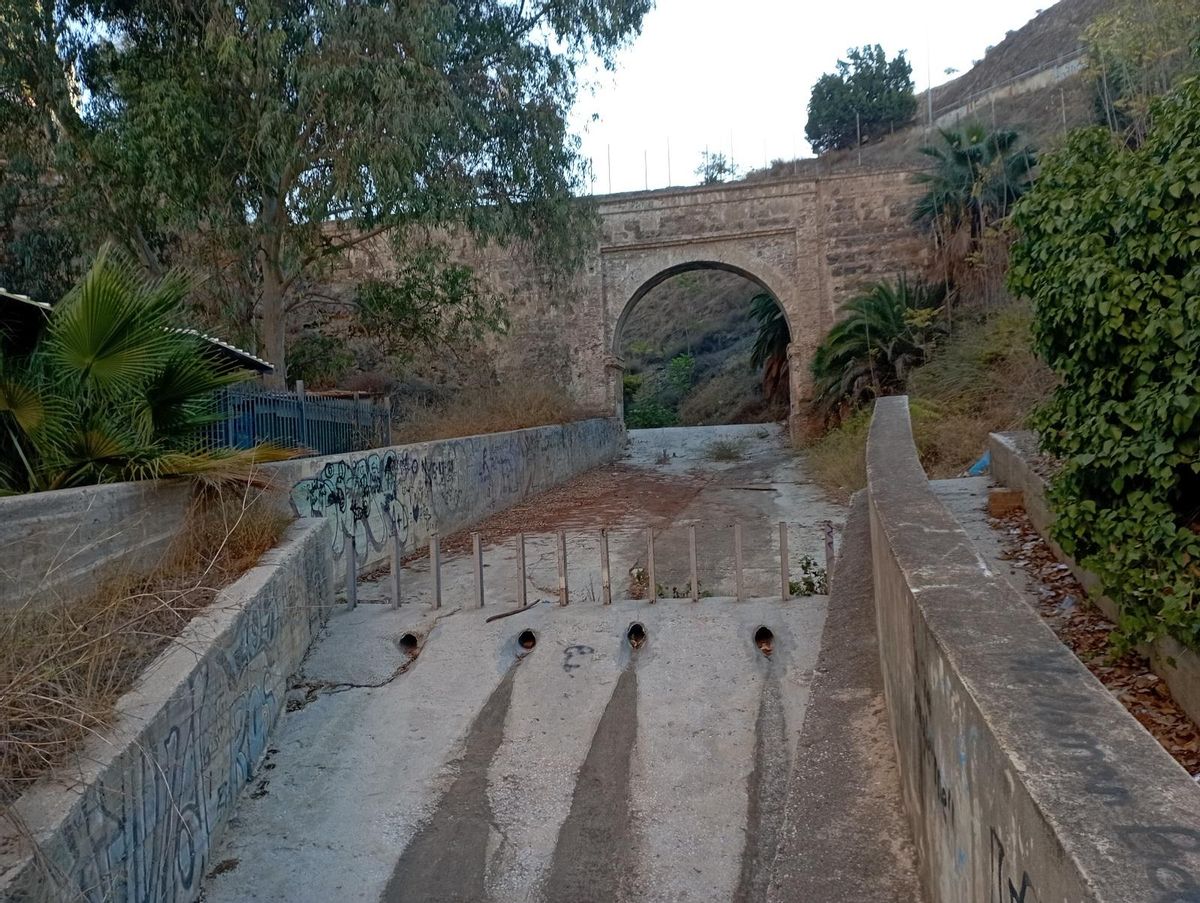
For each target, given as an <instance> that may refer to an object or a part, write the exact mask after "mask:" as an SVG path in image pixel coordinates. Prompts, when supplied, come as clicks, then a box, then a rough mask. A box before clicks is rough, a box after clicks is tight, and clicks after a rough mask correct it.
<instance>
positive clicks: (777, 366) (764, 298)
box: [750, 292, 792, 401]
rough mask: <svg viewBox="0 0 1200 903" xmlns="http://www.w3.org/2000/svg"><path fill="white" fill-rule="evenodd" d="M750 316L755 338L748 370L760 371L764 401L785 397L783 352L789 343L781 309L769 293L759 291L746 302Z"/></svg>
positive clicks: (786, 371) (784, 356) (786, 378)
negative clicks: (753, 320)
mask: <svg viewBox="0 0 1200 903" xmlns="http://www.w3.org/2000/svg"><path fill="white" fill-rule="evenodd" d="M750 316H751V317H753V318H754V319H755V320H757V321H758V335H757V336H755V338H754V347H753V348H751V349H750V368H751V369H752V370H757V369H759V368H760V367H761V368H762V371H763V377H762V387H763V397H764V398H765V399H767V401H774V400H775V399H777V398H783V397H785V396H786V394H787V386H788V360H787V349H788V345H789V344H790V343H791V341H792V337H791V333H790V331H789V330H788V325H787V319H786V318H785V317H784V316H783V308H781V307H780V306H779V303H778V302H777V301H776V300H775V298H774V297H772V296H771V295H770V294H767V293H766V292H763V293H762V294H759V295H755V296H754V297H753V298H751V299H750Z"/></svg>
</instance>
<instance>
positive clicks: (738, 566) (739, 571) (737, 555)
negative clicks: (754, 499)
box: [733, 524, 746, 602]
mask: <svg viewBox="0 0 1200 903" xmlns="http://www.w3.org/2000/svg"><path fill="white" fill-rule="evenodd" d="M743 564H744V562H743V560H742V525H741V524H734V525H733V570H734V574H735V577H736V580H737V600H738V601H739V602H741V601H742V600H743V599H745V598H746V582H745V575H744V573H743V571H744V567H743Z"/></svg>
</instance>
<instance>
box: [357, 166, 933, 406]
mask: <svg viewBox="0 0 1200 903" xmlns="http://www.w3.org/2000/svg"><path fill="white" fill-rule="evenodd" d="M913 174H914V172H913V171H912V170H882V171H872V170H865V171H862V172H856V173H851V174H838V175H831V176H824V177H820V178H813V177H811V176H804V177H799V176H797V177H788V178H783V179H778V180H773V181H758V182H733V183H729V184H721V185H706V186H699V187H692V188H672V189H665V190H661V191H649V192H636V193H630V194H620V195H608V196H602V197H597V198H595V203H596V209H597V212H598V214H599V217H600V229H599V234H598V235H597V237H596V242H595V245H594V246H593V247H592V248H591V249H590V250H589V251H588V252H587V254H586V255H585V260H584V264H583V267H582V268H581V269H580V271H579V272H578V273H576V274H575V275H574V276H573V277H572V278H569V279H565V280H561V281H557V282H555V281H553V280H552V279H551V278H550V277H549V276H548V275H547V274H546V273H545V272H544V271H543V270H541V269H539V268H538V267H537V266H535V265H534V264H533V263H532V262H531V258H530V257H529V255H528V254H527V253H524V252H523V251H522V249H520V248H505V247H496V246H491V247H486V248H480V247H474V246H471V245H469V244H464V243H461V242H459V243H457V244H456V247H455V250H456V253H457V255H458V256H459V257H460V258H461V259H463V260H464V261H466V262H468V263H469V264H471V265H472V266H473V267H475V269H476V270H477V271H478V272H479V273H480V274H481V275H482V276H483V277H484V278H486V279H488V280H490V281H491V283H492V284H493V285H494V286H495V287H496V288H497V289H498V290H500V291H501V292H503V293H504V294H506V295H507V296H508V297H509V299H510V301H511V305H510V316H511V319H512V326H511V329H510V330H509V331H508V332H507V333H506V334H505V335H503V336H499V337H494V338H492V339H490V340H489V342H488V345H489V352H490V356H491V359H492V361H493V362H494V365H495V366H496V368H497V370H498V371H499V372H500V373H501V374H520V375H521V377H522V378H524V379H526V380H529V379H533V380H535V381H536V380H542V381H545V382H549V383H557V384H560V385H563V386H565V387H567V388H568V389H569V390H570V391H571V393H572V394H573V395H574V397H575V398H576V400H577V401H579V402H580V403H581V404H583V405H585V406H586V407H588V408H590V409H593V410H597V411H601V412H605V413H608V414H613V413H620V400H621V391H620V374H621V368H622V362H621V361H620V360H619V359H618V357H617V354H618V348H619V345H620V330H621V327H622V326H623V324H624V322H625V318H626V317H627V315H628V313H629V312H630V311H631V310H632V309H633V307H634V306H635V305H636V304H637V303H638V302H639V301H640V300H641V299H642V297H643V296H644V295H645V294H646V293H647V292H648V291H649V289H650V288H652V287H653V286H654V285H655V284H656V283H657V282H659V281H661V280H662V279H664V278H668V277H669V276H671V275H674V274H675V273H678V272H683V271H686V270H688V269H698V268H704V267H716V268H719V269H728V270H732V271H734V272H737V273H740V274H741V275H744V276H746V277H748V278H750V279H752V280H754V281H757V282H758V283H759V284H761V285H762V286H763V287H764V288H766V289H768V290H769V291H770V292H771V293H772V294H774V295H775V297H776V298H777V299H779V301H780V304H781V305H782V307H783V309H784V312H785V314H786V315H787V318H788V323H789V325H790V327H791V330H792V344H793V349H792V360H793V367H792V377H793V385H792V395H793V401H794V403H795V404H797V405H798V404H799V403H801V402H803V401H804V400H805V399H807V398H808V397H809V396H810V392H811V388H810V381H809V377H808V365H809V363H810V362H811V359H812V354H813V352H814V350H815V349H816V346H817V343H818V342H819V341H820V339H821V338H822V337H823V336H824V335H825V333H826V332H827V331H828V329H829V327H830V326H832V325H833V323H834V322H835V320H836V318H837V315H838V310H839V308H840V306H841V304H842V303H844V302H845V301H846V300H847V299H848V298H850V297H851V296H852V295H853V294H854V292H855V290H856V289H858V288H860V287H861V286H863V285H864V284H866V283H869V282H871V281H874V280H877V279H885V278H893V277H895V276H897V275H899V274H901V273H905V272H908V273H917V272H919V271H920V270H921V269H922V268H923V266H924V262H925V260H926V255H927V246H928V243H927V242H926V241H924V240H923V239H922V237H921V236H920V235H919V234H918V233H917V232H916V230H915V229H914V227H913V226H912V224H911V223H910V221H909V217H910V213H911V206H912V202H913V200H914V199H915V198H916V197H917V195H918V194H919V193H920V185H919V184H918V183H916V182H915V181H914V179H913ZM390 254H391V251H390V246H389V245H388V244H387V243H386V242H385V241H383V240H380V241H378V242H375V243H374V244H370V245H364V246H363V247H362V248H360V249H358V250H357V251H356V252H355V254H354V256H353V258H352V260H351V263H350V265H349V267H348V268H347V269H346V270H345V271H344V272H343V273H341V274H340V275H339V277H338V279H337V280H336V285H335V287H334V291H335V293H336V292H337V291H341V292H343V293H344V292H346V291H348V288H349V286H351V285H353V284H354V283H355V282H357V281H359V280H361V279H363V278H366V277H368V276H371V275H378V274H380V273H386V272H387V271H388V269H389V268H390V267H392V266H393V265H394V261H392V260H391V258H390V256H389V255H390Z"/></svg>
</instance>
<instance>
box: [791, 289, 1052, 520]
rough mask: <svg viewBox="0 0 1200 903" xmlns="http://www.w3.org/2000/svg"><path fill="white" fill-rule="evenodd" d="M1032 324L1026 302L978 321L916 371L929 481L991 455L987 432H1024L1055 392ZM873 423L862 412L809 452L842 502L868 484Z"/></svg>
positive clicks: (914, 405)
mask: <svg viewBox="0 0 1200 903" xmlns="http://www.w3.org/2000/svg"><path fill="white" fill-rule="evenodd" d="M1029 327H1030V314H1029V310H1028V308H1027V307H1026V306H1025V305H1024V304H1011V305H1009V306H1007V307H1005V308H1003V309H1002V310H1000V311H997V312H995V313H992V314H990V315H987V316H980V317H977V318H976V319H974V320H972V321H969V322H966V323H964V324H963V325H962V326H961V327H960V328H959V329H958V331H957V332H956V334H955V335H954V337H953V338H952V339H951V340H950V341H948V342H947V343H946V344H945V345H944V346H943V347H942V348H941V349H940V350H939V351H938V352H937V353H936V354H935V356H934V357H933V359H932V360H931V361H930V362H929V363H928V364H926V365H925V366H924V367H921V368H920V369H919V370H916V371H915V372H914V373H913V375H912V378H911V379H910V380H909V385H908V393H909V398H910V407H911V410H912V419H913V435H914V437H915V439H916V443H917V450H918V451H919V452H920V454H921V463H922V464H923V465H924V467H925V470H926V472H927V473H928V474H929V476H930V477H931V478H933V479H940V478H944V477H954V476H958V475H960V474H962V473H963V472H964V471H965V470H966V469H967V468H968V467H970V466H971V464H973V463H974V462H975V461H976V460H978V459H979V457H980V456H981V455H982V454H983V453H984V451H985V450H986V448H987V436H988V433H992V432H996V431H998V430H1011V429H1019V428H1021V427H1023V426H1024V425H1025V423H1026V420H1027V418H1028V417H1029V414H1030V413H1031V412H1032V410H1033V409H1034V407H1036V406H1037V404H1038V403H1039V402H1041V401H1042V400H1043V399H1044V398H1045V397H1046V396H1047V395H1048V394H1049V392H1050V391H1051V389H1053V387H1054V377H1053V375H1052V374H1051V373H1050V371H1049V369H1048V368H1047V367H1046V365H1045V364H1043V363H1042V362H1041V361H1040V360H1038V358H1037V357H1036V355H1034V353H1033V350H1032V348H1031V345H1030V335H1029ZM869 426H870V412H869V411H859V412H858V413H857V414H855V415H854V416H852V417H850V418H849V419H847V420H846V421H845V422H843V423H842V424H841V425H840V426H838V427H837V428H836V429H833V430H831V431H830V432H829V433H827V434H826V435H825V436H823V437H822V438H820V439H818V440H817V441H816V442H814V443H812V444H811V445H810V446H809V448H808V450H807V452H808V458H809V461H810V463H811V466H812V468H813V473H814V476H815V477H816V478H817V480H818V482H820V483H821V484H822V485H823V486H824V487H825V488H826V489H827V490H828V491H829V492H831V493H833V494H834V495H836V496H838V497H839V498H843V499H844V498H847V497H848V496H849V495H850V494H851V493H852V492H854V491H855V490H857V489H861V488H862V487H863V486H865V485H866V466H865V463H864V457H863V453H864V449H865V448H866V442H867V430H868V427H869Z"/></svg>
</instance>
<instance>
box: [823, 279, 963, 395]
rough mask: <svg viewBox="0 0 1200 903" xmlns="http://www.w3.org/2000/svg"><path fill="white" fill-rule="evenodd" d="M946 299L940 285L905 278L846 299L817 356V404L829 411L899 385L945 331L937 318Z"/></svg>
mask: <svg viewBox="0 0 1200 903" xmlns="http://www.w3.org/2000/svg"><path fill="white" fill-rule="evenodd" d="M944 299H945V292H944V289H942V288H941V287H938V286H926V285H920V284H912V283H910V282H909V281H908V280H907V279H906V278H904V277H901V278H900V279H898V280H897V281H896V282H895V283H886V282H879V283H876V284H875V285H873V286H872V287H871V288H870V289H868V290H867V291H866V292H864V293H863V294H861V295H858V296H857V297H855V298H852V299H851V300H850V301H849V302H847V303H846V305H845V306H844V307H843V318H842V320H841V321H840V322H839V323H838V324H837V325H835V326H834V327H833V329H831V330H830V331H829V334H828V335H827V336H826V337H825V339H824V340H823V341H822V342H821V344H820V345H819V346H818V347H817V351H816V354H815V355H814V356H813V363H812V372H813V377H814V379H815V383H816V385H815V398H814V402H815V404H816V405H817V407H818V408H819V409H821V410H823V411H824V412H826V413H827V414H828V413H832V412H834V411H836V410H838V409H839V408H841V407H843V406H849V407H852V408H853V407H857V406H858V405H861V404H863V403H864V402H866V401H869V400H870V399H872V398H876V397H878V396H880V395H888V394H891V393H893V392H896V391H897V390H899V389H901V388H902V387H903V386H904V383H905V379H906V378H907V375H908V372H909V371H910V370H911V369H912V368H914V367H918V366H920V365H921V364H922V363H924V361H925V359H926V357H927V356H928V354H929V352H930V349H931V348H932V347H933V345H934V342H935V341H936V340H937V338H938V336H939V335H940V333H941V331H942V330H941V327H940V326H939V325H938V324H937V322H936V319H937V313H938V312H939V311H940V309H941V306H942V303H943V301H944Z"/></svg>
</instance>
